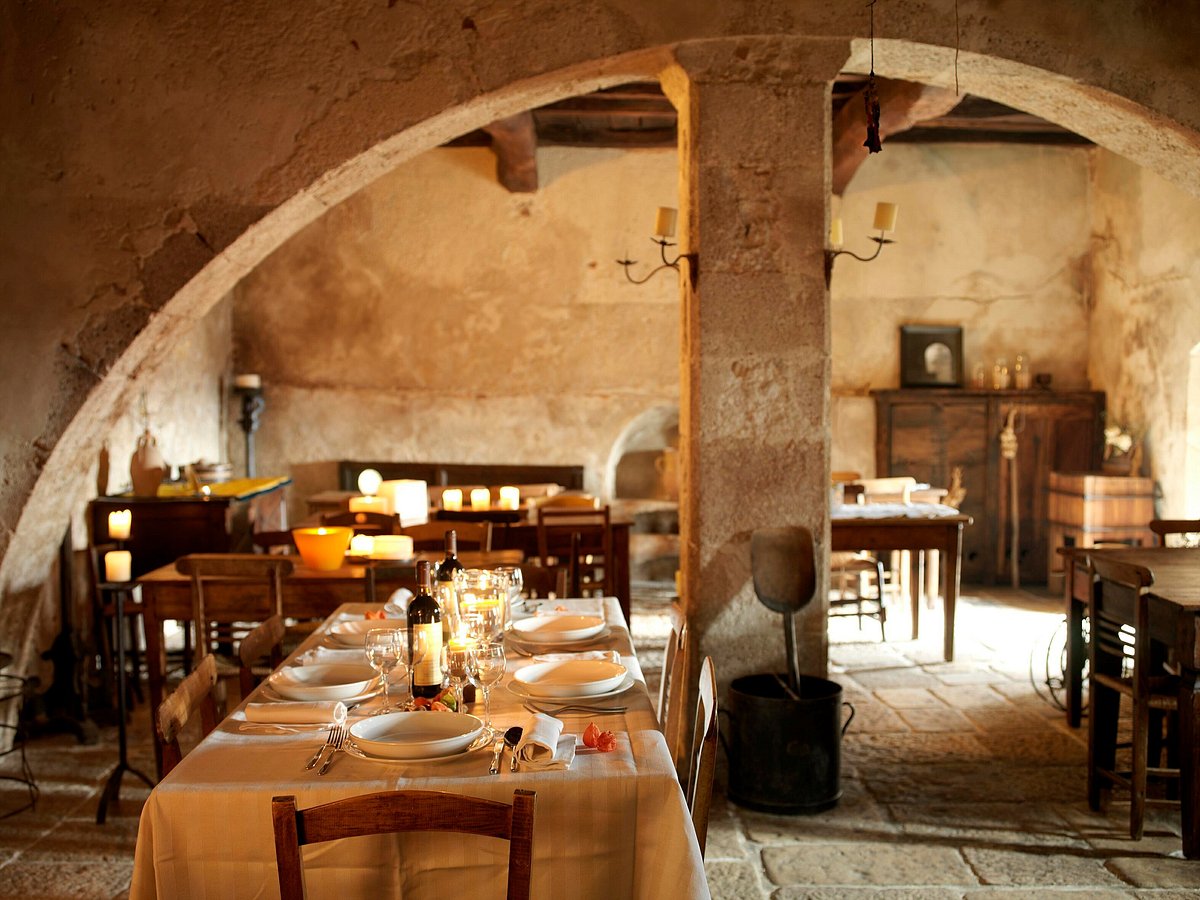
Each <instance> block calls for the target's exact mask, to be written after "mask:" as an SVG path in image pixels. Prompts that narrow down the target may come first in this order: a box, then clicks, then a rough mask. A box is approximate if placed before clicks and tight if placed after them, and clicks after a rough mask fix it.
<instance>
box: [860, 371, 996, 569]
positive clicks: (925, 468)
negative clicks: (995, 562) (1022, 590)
mask: <svg viewBox="0 0 1200 900" xmlns="http://www.w3.org/2000/svg"><path fill="white" fill-rule="evenodd" d="M914 393H915V394H918V395H919V394H920V392H919V391H916V392H914ZM877 413H878V415H879V416H880V422H879V424H886V427H887V430H886V432H882V431H881V437H884V440H885V443H886V446H883V447H880V448H877V450H879V451H882V453H883V455H884V456H885V458H884V459H882V460H879V462H880V463H881V464H882V465H881V466H880V474H887V475H912V476H914V477H915V478H916V479H917V481H918V482H927V483H929V484H931V485H933V486H934V487H946V486H948V485H949V484H950V473H951V471H952V470H953V469H954V467H955V466H961V467H962V471H963V487H965V488H966V491H967V495H966V498H965V499H964V500H963V503H962V511H963V512H964V513H966V514H967V515H969V516H972V517H973V518H974V520H975V524H973V525H971V526H970V527H968V528H966V529H965V530H964V531H963V557H962V578H963V581H967V582H979V581H983V580H984V579H985V578H986V577H987V576H988V574H989V572H990V562H991V553H990V552H989V550H988V548H989V547H990V540H991V538H990V531H991V529H990V520H989V517H988V515H987V502H988V501H987V486H988V453H987V445H988V441H987V427H988V417H987V404H986V402H985V401H983V400H981V399H976V398H969V397H967V398H963V399H961V400H960V399H954V398H930V399H929V400H920V399H914V400H910V399H909V398H908V397H905V398H903V399H895V400H892V401H891V402H888V403H886V404H885V403H881V404H880V406H879V407H878V408H877ZM885 417H886V423H885V421H884V420H885Z"/></svg>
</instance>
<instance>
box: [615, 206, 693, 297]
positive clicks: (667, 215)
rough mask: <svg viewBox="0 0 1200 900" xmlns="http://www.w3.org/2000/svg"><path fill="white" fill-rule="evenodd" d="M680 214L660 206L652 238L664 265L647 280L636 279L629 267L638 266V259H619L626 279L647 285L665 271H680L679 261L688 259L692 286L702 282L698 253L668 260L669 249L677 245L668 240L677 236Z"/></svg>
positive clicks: (667, 207) (680, 254)
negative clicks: (676, 221) (676, 229)
mask: <svg viewBox="0 0 1200 900" xmlns="http://www.w3.org/2000/svg"><path fill="white" fill-rule="evenodd" d="M678 215H679V213H678V212H677V211H676V210H674V209H672V208H671V207H669V206H660V207H659V208H658V215H657V216H655V218H654V237H652V238H650V240H652V241H653V242H654V243H656V244H658V252H659V255H660V256H661V257H662V265H659V266H656V267H655V268H653V269H651V270H650V273H649V274H648V275H647V276H646V277H645V278H634V277H633V276H632V275H631V274H629V267H630V266H636V265H637V260H636V259H618V260H617V265H620V266H624V267H625V277H626V278H628V279H629V280H630V281H632V282H633V283H634V284H645V283H646V282H647V281H649V280H650V279H651V278H653V277H654V276H655V275H657V274H658V273H659V272H661V271H662V270H663V269H675V270H676V271H679V261H680V260H681V259H686V260H687V261H688V271H689V274H690V275H691V279H692V284H693V285H695V284H697V283H698V282H699V281H700V254H698V253H679V254H677V255H676V256H675V258H674V259H667V248H668V247H674V246H675V244H674V243H672V242H671V241H668V240H667V238H669V237H674V235H675V220H676V218H677V217H678Z"/></svg>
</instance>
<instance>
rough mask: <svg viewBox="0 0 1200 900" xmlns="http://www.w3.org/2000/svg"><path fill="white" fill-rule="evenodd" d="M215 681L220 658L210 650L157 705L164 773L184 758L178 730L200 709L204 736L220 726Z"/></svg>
mask: <svg viewBox="0 0 1200 900" xmlns="http://www.w3.org/2000/svg"><path fill="white" fill-rule="evenodd" d="M216 683H217V661H216V659H215V658H214V657H213V656H212V654H211V653H210V654H209V655H207V656H205V657H204V658H203V659H202V660H200V662H199V663H197V664H196V668H195V669H193V670H192V673H191V674H190V675H188V676H187V677H186V678H184V679H183V681H181V682H180V683H179V687H177V688H176V689H175V691H174V692H173V693H172V694H171V696H169V697H167V699H166V700H164V701H163V702H162V703H160V704H159V705H158V712H157V715H155V717H154V722H155V731H156V734H157V738H158V746H159V750H160V751H161V754H162V774H163V775H167V774H169V773H170V771H171V770H172V769H174V768H175V767H176V766H177V765H179V763H180V761H181V760H182V759H183V751H182V750H180V748H179V733H180V732H181V731H183V728H184V726H185V725H187V723H188V722H189V721H190V720H191V718H192V716H193V715H194V714H195V712H196V711H197V710H199V711H200V734H201V736H204V735H207V734H208V733H209V732H210V731H212V730H213V729H214V728H216V727H217V722H218V721H219V720H220V715H219V713H218V712H217V701H216V697H215V696H214V695H213V688H214V687H215V686H216Z"/></svg>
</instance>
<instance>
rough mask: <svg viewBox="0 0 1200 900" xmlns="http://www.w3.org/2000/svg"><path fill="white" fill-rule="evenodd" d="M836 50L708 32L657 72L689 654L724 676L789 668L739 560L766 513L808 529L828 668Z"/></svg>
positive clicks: (802, 633) (812, 619) (818, 670)
mask: <svg viewBox="0 0 1200 900" xmlns="http://www.w3.org/2000/svg"><path fill="white" fill-rule="evenodd" d="M847 56H848V47H847V46H846V44H845V43H844V42H837V41H816V40H804V39H787V40H777V41H775V40H767V41H764V40H762V39H761V38H760V39H757V40H754V41H740V40H719V41H711V42H703V43H697V44H687V45H682V46H681V47H680V48H679V49H678V51H677V54H676V61H677V63H678V66H677V67H676V68H673V69H671V70H669V71H667V72H666V73H664V75H663V85H664V88H665V90H666V91H667V94H668V95H669V96H670V97H671V99H672V102H674V103H675V105H676V107H677V108H678V110H679V146H680V169H681V176H680V177H681V181H682V185H681V197H682V199H681V205H682V215H681V217H680V218H681V222H682V227H681V236H680V241H681V244H682V249H683V250H684V251H685V252H695V253H696V254H698V265H697V267H696V270H693V271H692V272H691V277H690V278H688V279H685V285H684V289H683V293H684V299H683V327H682V345H683V346H682V352H681V365H682V368H683V372H682V396H681V404H680V435H681V451H682V457H683V458H682V462H683V484H684V489H683V492H682V499H681V504H680V515H681V521H680V525H681V531H682V534H683V538H684V539H683V544H682V547H681V556H682V560H681V564H682V569H683V578H684V583H685V588H684V593H685V597H686V600H685V602H686V605H687V609H686V613H687V617H688V622H689V628H690V632H691V639H692V646H693V647H695V648H698V649H699V654H697V655H696V656H695V657H694V659H696V660H698V659H699V658H701V657H702V656H703V655H711V656H712V657H713V658H714V661H715V663H716V668H717V673H718V677H719V679H720V681H721V683H722V686H724V685H725V684H727V683H728V682H729V680H731V679H732V678H735V677H737V676H739V675H743V674H747V673H750V672H762V671H783V667H784V650H783V647H784V639H783V625H782V620H781V617H780V616H779V615H778V614H777V613H772V612H770V611H768V610H767V609H766V608H765V607H763V606H762V605H761V604H759V602H758V600H757V598H756V597H755V595H754V588H753V582H752V579H751V574H750V535H751V533H752V532H753V531H754V530H755V529H756V528H762V527H771V526H778V525H803V526H805V527H807V528H808V529H809V530H810V531H811V532H812V533H813V536H814V538H815V540H816V554H817V572H818V586H817V595H816V597H815V598H814V600H813V601H812V603H811V604H810V605H809V606H808V607H807V608H806V609H804V610H803V611H802V612H801V613H800V614H799V615H798V616H797V632H798V636H799V657H800V666H801V670H802V671H803V672H805V673H807V674H814V675H821V676H823V675H824V674H825V671H826V662H827V656H828V654H827V641H826V610H827V603H826V597H827V588H828V557H829V553H828V533H829V499H828V498H829V441H830V422H829V409H830V405H829V384H830V339H829V292H828V290H827V288H826V285H825V279H824V247H825V236H826V234H827V233H828V198H829V142H830V98H829V85H830V82H831V80H832V79H833V77H834V76H835V75H836V74H837V71H838V69H839V67H840V66H841V64H842V63H843V62H844V61H845V59H846V58H847ZM696 668H698V662H697V664H696Z"/></svg>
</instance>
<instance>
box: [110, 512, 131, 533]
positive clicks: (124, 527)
mask: <svg viewBox="0 0 1200 900" xmlns="http://www.w3.org/2000/svg"><path fill="white" fill-rule="evenodd" d="M132 526H133V512H132V511H131V510H128V509H114V510H113V511H112V512H110V513H109V514H108V536H109V537H110V538H112V539H113V540H114V541H125V540H128V539H129V529H130V528H131V527H132Z"/></svg>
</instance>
